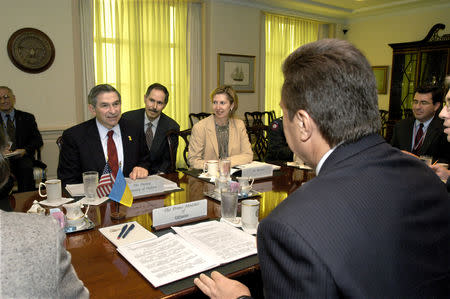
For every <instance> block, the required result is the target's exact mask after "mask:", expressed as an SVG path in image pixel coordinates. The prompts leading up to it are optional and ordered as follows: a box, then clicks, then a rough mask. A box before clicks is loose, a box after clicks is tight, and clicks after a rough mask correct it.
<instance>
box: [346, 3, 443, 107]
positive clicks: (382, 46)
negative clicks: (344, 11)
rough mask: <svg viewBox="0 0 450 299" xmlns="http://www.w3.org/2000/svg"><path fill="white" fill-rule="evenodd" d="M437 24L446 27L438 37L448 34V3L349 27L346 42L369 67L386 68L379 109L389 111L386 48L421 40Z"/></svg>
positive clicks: (356, 22)
mask: <svg viewBox="0 0 450 299" xmlns="http://www.w3.org/2000/svg"><path fill="white" fill-rule="evenodd" d="M437 23H443V24H445V25H446V28H445V31H441V32H439V35H441V36H442V35H443V34H448V33H450V3H449V4H446V5H440V6H431V7H428V8H422V9H420V10H418V9H415V10H410V11H406V12H402V13H397V14H391V15H384V16H378V17H369V18H365V19H359V20H353V21H351V22H350V23H349V26H348V29H349V30H348V32H347V34H346V38H347V40H348V41H350V42H352V43H354V44H355V45H356V46H357V47H358V48H359V49H361V50H362V51H363V52H364V54H365V55H366V57H367V58H368V60H369V62H370V63H371V65H388V66H389V82H388V92H387V94H386V95H379V97H378V98H379V106H380V109H385V110H389V88H390V78H391V73H390V72H391V71H392V48H391V47H389V45H388V44H391V43H403V42H413V41H418V40H422V39H423V38H425V36H426V35H427V33H428V31H429V30H430V29H431V27H432V26H433V25H434V24H437Z"/></svg>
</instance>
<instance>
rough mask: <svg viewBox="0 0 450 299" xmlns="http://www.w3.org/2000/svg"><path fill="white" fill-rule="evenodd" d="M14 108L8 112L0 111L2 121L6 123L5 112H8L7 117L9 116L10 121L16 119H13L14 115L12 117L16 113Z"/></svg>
mask: <svg viewBox="0 0 450 299" xmlns="http://www.w3.org/2000/svg"><path fill="white" fill-rule="evenodd" d="M15 111H16V110H15V109H13V110H11V112H10V113H6V112H3V111H0V114H1V115H2V119H3V123H4V124H5V125H6V115H7V114H9V117H10V118H11V120H12V121H14V122H15V121H16V119H15V117H14V115H15V114H16V113H15Z"/></svg>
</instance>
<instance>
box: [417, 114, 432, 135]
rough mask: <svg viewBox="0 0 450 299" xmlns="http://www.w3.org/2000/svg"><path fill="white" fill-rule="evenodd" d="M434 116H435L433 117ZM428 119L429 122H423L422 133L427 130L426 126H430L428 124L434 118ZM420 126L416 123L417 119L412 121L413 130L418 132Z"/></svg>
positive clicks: (418, 122)
mask: <svg viewBox="0 0 450 299" xmlns="http://www.w3.org/2000/svg"><path fill="white" fill-rule="evenodd" d="M435 116H436V115H435ZM435 116H433V117H432V118H430V119H429V120H427V121H426V122H423V123H422V124H423V131H426V130H427V129H428V126H429V125H430V123H431V122H432V121H433V119H434V117H435ZM420 124H421V122H420V121H418V120H417V119H416V120H415V121H414V129H415V130H418V129H419V125H420Z"/></svg>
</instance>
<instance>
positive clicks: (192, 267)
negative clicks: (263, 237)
mask: <svg viewBox="0 0 450 299" xmlns="http://www.w3.org/2000/svg"><path fill="white" fill-rule="evenodd" d="M173 229H174V230H175V231H176V232H177V234H173V233H167V234H165V235H164V236H161V237H159V238H158V239H153V240H146V241H142V242H137V243H132V244H129V245H125V246H119V247H118V248H117V251H119V253H120V254H122V255H123V256H124V257H125V258H126V259H127V260H128V261H129V262H130V263H131V264H132V265H133V266H134V267H135V268H136V269H137V270H138V271H139V272H140V273H141V274H142V275H144V277H145V278H146V279H147V280H148V281H150V283H151V284H152V285H153V286H154V287H159V286H161V285H165V284H167V283H170V282H173V281H176V280H179V279H183V278H185V277H188V276H191V275H194V274H198V273H200V272H203V271H205V270H208V269H211V268H214V267H216V266H219V265H221V264H225V263H229V262H232V261H235V260H238V259H241V258H244V257H247V256H250V255H254V254H256V252H257V250H256V238H255V237H254V236H251V235H249V234H246V233H245V232H243V231H241V230H240V229H238V228H235V227H232V226H230V225H228V224H226V223H221V222H218V221H208V222H202V223H199V224H194V225H188V226H183V227H173Z"/></svg>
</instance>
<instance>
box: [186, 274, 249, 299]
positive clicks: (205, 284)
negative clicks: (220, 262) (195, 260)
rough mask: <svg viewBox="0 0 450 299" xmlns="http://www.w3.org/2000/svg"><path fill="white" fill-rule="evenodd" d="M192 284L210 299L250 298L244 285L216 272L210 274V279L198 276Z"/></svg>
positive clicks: (201, 275) (202, 275)
mask: <svg viewBox="0 0 450 299" xmlns="http://www.w3.org/2000/svg"><path fill="white" fill-rule="evenodd" d="M194 284H195V285H196V286H197V287H198V288H199V289H200V290H201V291H202V292H203V293H205V295H207V296H209V297H210V298H212V299H236V298H238V297H240V296H250V290H249V289H248V288H247V287H246V286H245V285H243V284H242V283H240V282H238V281H236V280H232V279H229V278H227V277H225V276H223V275H222V274H220V273H219V272H217V271H213V272H212V273H211V278H209V277H208V276H206V275H205V274H200V276H199V277H198V278H196V279H194Z"/></svg>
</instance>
